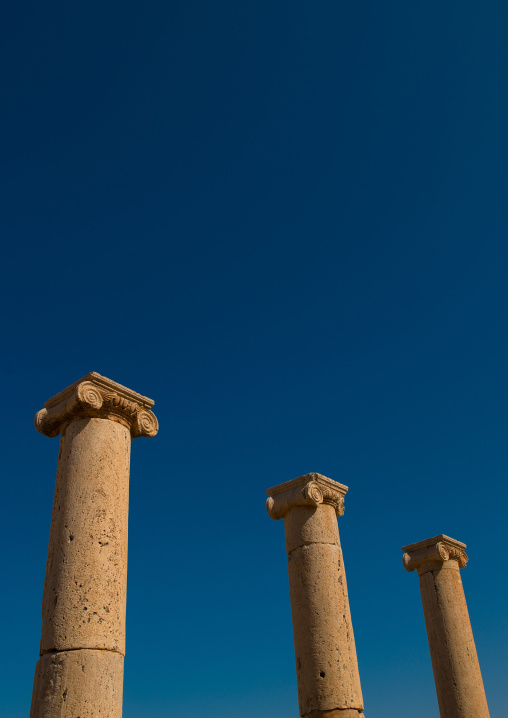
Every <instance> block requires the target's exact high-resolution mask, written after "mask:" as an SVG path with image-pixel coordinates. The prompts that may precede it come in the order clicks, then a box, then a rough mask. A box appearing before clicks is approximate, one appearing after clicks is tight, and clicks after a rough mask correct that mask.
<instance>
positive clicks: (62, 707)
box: [30, 650, 124, 718]
mask: <svg viewBox="0 0 508 718" xmlns="http://www.w3.org/2000/svg"><path fill="white" fill-rule="evenodd" d="M123 661H124V658H123V656H122V655H120V653H115V652H113V651H95V650H81V651H63V652H61V653H47V654H46V655H44V656H42V658H40V659H39V661H38V662H37V666H36V668H35V679H34V690H33V697H32V708H31V711H30V718H48V717H49V716H51V718H53V716H58V718H60V716H65V717H66V718H67V717H68V718H78V716H79V718H97V716H101V717H103V718H121V716H122V681H123ZM84 686H86V690H83V687H84Z"/></svg>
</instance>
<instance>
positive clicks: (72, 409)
mask: <svg viewBox="0 0 508 718" xmlns="http://www.w3.org/2000/svg"><path fill="white" fill-rule="evenodd" d="M153 404H154V402H153V401H152V399H148V398H147V397H146V396H142V395H141V394H137V393H136V392H135V391H131V389H127V387H125V386H122V385H121V384H117V383H116V382H115V381H112V380H111V379H107V378H106V377H104V376H101V375H100V374H97V373H96V372H94V371H93V372H90V374H87V375H86V376H84V377H83V378H82V379H79V380H78V381H76V382H74V384H71V386H68V387H67V388H66V389H64V390H63V391H61V392H59V393H58V394H56V396H53V397H52V398H51V399H49V400H48V401H47V402H46V403H45V404H44V409H41V410H40V411H38V412H37V414H36V415H35V428H36V429H37V431H40V432H41V434H44V435H45V436H49V437H55V436H58V434H61V433H63V432H64V431H65V427H66V426H67V425H68V424H69V423H70V422H71V421H74V420H76V419H84V418H87V417H95V418H98V419H110V420H111V421H116V422H118V423H119V424H123V426H126V427H127V428H128V429H129V430H130V432H131V436H132V438H133V439H134V438H136V437H137V436H155V434H156V433H157V431H158V430H159V424H158V422H157V419H156V417H155V414H154V413H153V412H152V411H150V409H151V407H152V406H153Z"/></svg>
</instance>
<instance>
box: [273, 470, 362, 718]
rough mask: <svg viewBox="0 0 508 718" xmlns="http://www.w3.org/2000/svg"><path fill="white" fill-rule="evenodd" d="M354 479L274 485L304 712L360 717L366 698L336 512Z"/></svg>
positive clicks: (302, 479)
mask: <svg viewBox="0 0 508 718" xmlns="http://www.w3.org/2000/svg"><path fill="white" fill-rule="evenodd" d="M347 490H348V489H347V486H344V485H343V484H339V483H338V482H336V481H332V480H331V479H329V478H327V477H326V476H322V475H321V474H316V473H310V474H305V475H304V476H299V477H298V478H296V479H293V480H292V481H288V482H286V483H284V484H279V485H278V486H273V487H272V488H270V489H267V494H268V496H269V498H268V500H267V504H266V508H267V511H268V514H269V516H270V517H271V518H273V519H274V520H278V519H281V518H284V529H285V535H286V549H287V555H288V572H289V588H290V598H291V612H292V615H293V636H294V643H295V659H296V675H297V683H298V702H299V708H300V715H301V716H302V718H339V716H340V717H341V718H361V717H362V716H363V698H362V691H361V687H360V676H359V672H358V662H357V657H356V647H355V641H354V636H353V627H352V622H351V614H350V611H349V599H348V594H347V584H346V574H345V571H344V562H343V559H342V550H341V547H340V540H339V530H338V526H337V518H336V517H337V516H342V514H343V513H344V496H345V494H346V493H347Z"/></svg>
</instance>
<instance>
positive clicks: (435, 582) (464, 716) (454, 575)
mask: <svg viewBox="0 0 508 718" xmlns="http://www.w3.org/2000/svg"><path fill="white" fill-rule="evenodd" d="M465 548H466V545H465V544H463V543H461V542H460V541H456V540H455V539H451V538H449V537H448V536H445V535H444V534H441V535H439V536H434V537H433V538H430V539H426V540H425V541H420V542H419V543H415V544H411V545H409V546H404V547H403V549H402V550H403V551H404V552H405V553H404V556H403V562H404V566H405V568H406V569H407V570H408V571H414V570H415V569H416V570H417V573H418V576H419V577H420V592H421V596H422V604H423V613H424V616H425V625H426V628H427V637H428V641H429V649H430V656H431V660H432V669H433V672H434V680H435V683H436V692H437V699H438V704H439V712H440V715H441V718H489V709H488V707H487V699H486V697H485V690H484V687H483V681H482V676H481V672H480V664H479V662H478V656H477V653H476V647H475V644H474V639H473V632H472V629H471V622H470V620H469V613H468V610H467V605H466V598H465V595H464V589H463V586H462V580H461V578H460V569H461V568H464V567H465V566H466V563H467V560H468V559H467V556H466V554H465V552H464V549H465Z"/></svg>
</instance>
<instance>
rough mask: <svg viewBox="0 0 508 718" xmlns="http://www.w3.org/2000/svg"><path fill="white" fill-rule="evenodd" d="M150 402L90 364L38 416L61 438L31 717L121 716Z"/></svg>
mask: <svg viewBox="0 0 508 718" xmlns="http://www.w3.org/2000/svg"><path fill="white" fill-rule="evenodd" d="M152 406H153V401H152V400H151V399H147V398H146V397H144V396H141V395H140V394H137V393H136V392H133V391H131V390H130V389H127V388H126V387H124V386H121V385H120V384H117V383H116V382H114V381H111V380H110V379H106V378H105V377H103V376H101V375H100V374H96V373H95V372H92V373H90V374H87V375H86V376H84V377H83V378H82V379H80V380H79V381H77V382H75V383H74V384H72V385H71V386H69V387H67V389H64V390H63V391H61V392H60V393H59V394H57V395H56V396H54V397H53V398H52V399H49V401H47V402H46V404H45V405H44V409H42V410H41V411H39V412H38V414H37V416H36V417H35V426H36V428H37V429H38V430H39V431H40V432H41V433H42V434H44V435H45V436H49V437H55V436H58V435H59V434H61V435H62V436H61V440H60V453H59V456H58V468H57V476H56V486H55V497H54V502H53V514H52V518H51V530H50V537H49V549H48V561H47V565H46V579H45V582H44V594H43V600H42V637H41V646H40V656H41V657H40V659H39V661H38V662H37V666H36V669H35V679H34V688H33V695H32V707H31V710H30V718H76V716H79V718H92V717H93V718H96V717H97V716H104V718H121V715H122V687H123V661H124V655H125V608H126V591H127V520H128V501H129V464H130V445H131V439H132V438H135V437H137V436H155V434H156V433H157V430H158V425H157V419H156V418H155V416H154V414H153V413H152V412H151V411H150V408H151V407H152Z"/></svg>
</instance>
